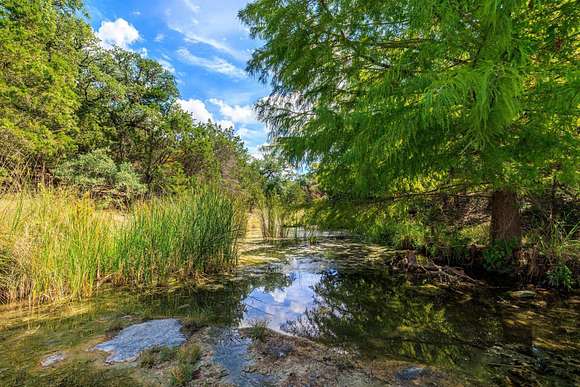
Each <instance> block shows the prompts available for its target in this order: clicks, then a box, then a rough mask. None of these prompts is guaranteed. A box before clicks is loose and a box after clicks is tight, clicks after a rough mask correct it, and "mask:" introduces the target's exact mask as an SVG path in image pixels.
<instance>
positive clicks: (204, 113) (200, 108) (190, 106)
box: [177, 98, 213, 122]
mask: <svg viewBox="0 0 580 387" xmlns="http://www.w3.org/2000/svg"><path fill="white" fill-rule="evenodd" d="M177 103H179V105H181V108H182V109H183V110H185V111H186V112H188V113H190V114H191V115H192V117H193V118H194V119H196V120H198V121H201V122H207V121H209V120H211V121H213V116H212V115H211V113H210V112H209V111H208V110H207V108H206V107H205V103H203V101H200V100H199V99H193V98H192V99H178V100H177Z"/></svg>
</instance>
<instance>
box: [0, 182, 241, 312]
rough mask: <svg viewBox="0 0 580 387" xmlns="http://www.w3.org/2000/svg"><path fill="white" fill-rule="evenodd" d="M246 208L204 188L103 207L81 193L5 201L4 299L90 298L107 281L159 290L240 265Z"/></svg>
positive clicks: (0, 228) (0, 242) (0, 250)
mask: <svg viewBox="0 0 580 387" xmlns="http://www.w3.org/2000/svg"><path fill="white" fill-rule="evenodd" d="M243 225H244V216H243V211H240V208H239V206H238V205H237V204H236V202H235V201H234V200H232V199H231V198H229V197H227V196H225V195H223V194H221V193H220V192H217V191H215V190H212V189H203V190H199V191H197V192H192V193H189V194H185V195H182V196H179V197H176V198H166V199H154V200H151V201H148V202H144V203H140V204H137V205H135V206H134V207H133V208H132V209H130V210H129V211H128V212H127V213H126V214H121V215H120V214H119V213H115V212H111V211H103V210H99V209H98V208H97V207H96V204H95V202H94V201H93V200H91V199H89V198H86V197H78V196H77V195H76V194H74V193H70V192H67V191H57V190H42V191H40V192H36V193H30V192H23V193H19V194H17V195H12V196H5V197H4V198H2V200H1V201H0V302H10V301H15V300H20V299H28V300H30V301H32V302H42V301H47V300H57V299H63V298H81V297H86V296H90V295H91V294H93V293H94V291H95V289H96V288H97V287H98V286H99V285H100V284H102V283H105V282H111V283H115V284H131V285H146V286H150V285H158V284H163V283H166V282H167V281H169V280H170V279H181V280H183V279H192V278H195V276H196V275H197V274H200V273H207V272H216V271H220V270H223V269H226V268H228V267H231V266H232V265H234V264H235V263H236V262H237V240H238V238H239V236H240V235H241V232H242V227H243Z"/></svg>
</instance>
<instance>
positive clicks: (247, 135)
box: [86, 0, 269, 156]
mask: <svg viewBox="0 0 580 387" xmlns="http://www.w3.org/2000/svg"><path fill="white" fill-rule="evenodd" d="M247 3H248V1H245V0H213V1H212V0H164V1H158V0H156V1H153V0H145V1H144V0H140V1H138V0H123V1H119V0H88V1H87V2H86V7H87V10H88V12H89V14H90V18H91V19H90V23H91V25H92V27H93V29H94V30H95V32H96V34H97V36H98V37H99V38H100V39H101V40H102V42H103V43H102V44H103V45H104V46H105V47H110V46H112V45H117V46H120V47H122V48H125V49H129V50H133V51H136V52H139V53H141V54H143V55H145V56H146V57H148V58H151V59H155V60H157V61H159V62H160V63H161V64H162V65H163V66H164V67H165V68H166V69H168V70H170V71H171V72H172V73H174V75H175V77H176V79H177V83H178V86H179V90H180V92H181V100H180V101H179V102H180V104H181V105H182V107H183V108H184V109H186V110H187V111H189V112H190V113H191V114H192V115H193V116H194V118H196V119H198V120H201V121H207V120H208V119H211V120H212V121H215V122H219V123H220V124H222V125H224V126H233V127H234V128H235V129H236V131H237V133H238V134H239V135H240V137H242V139H243V140H244V142H245V143H246V146H247V147H248V149H249V150H250V153H251V154H253V155H255V156H257V155H258V147H259V146H260V145H262V144H264V143H265V142H266V141H267V131H266V128H265V125H264V124H262V123H260V122H259V121H258V120H257V118H256V115H255V112H254V110H253V105H254V103H255V102H256V101H257V100H258V99H260V98H262V97H264V96H266V95H268V94H269V89H268V88H267V87H266V86H264V85H262V84H260V83H259V82H258V81H257V80H255V79H252V78H250V77H249V76H248V75H247V74H246V73H245V71H244V68H245V67H246V62H247V60H248V59H249V58H250V55H251V52H252V50H253V49H254V48H256V47H257V46H258V45H259V42H256V41H253V40H252V39H251V38H250V36H249V33H248V31H247V29H246V28H245V27H244V26H243V25H242V24H241V23H240V22H239V20H238V19H237V13H238V11H239V10H240V9H241V8H243V7H244V6H245V5H246V4H247Z"/></svg>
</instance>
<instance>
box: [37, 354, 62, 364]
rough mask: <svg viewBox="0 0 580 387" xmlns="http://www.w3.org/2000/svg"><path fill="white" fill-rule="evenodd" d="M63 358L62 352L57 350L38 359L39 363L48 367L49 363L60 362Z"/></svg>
mask: <svg viewBox="0 0 580 387" xmlns="http://www.w3.org/2000/svg"><path fill="white" fill-rule="evenodd" d="M63 360H64V353H63V352H57V353H53V354H52V355H48V356H46V357H45V358H43V359H42V360H41V361H40V365H41V366H43V367H50V366H51V365H53V364H55V363H58V362H61V361H63Z"/></svg>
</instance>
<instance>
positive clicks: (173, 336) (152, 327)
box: [93, 319, 186, 364]
mask: <svg viewBox="0 0 580 387" xmlns="http://www.w3.org/2000/svg"><path fill="white" fill-rule="evenodd" d="M180 329H181V323H180V322H179V321H178V320H175V319H165V320H151V321H147V322H144V323H141V324H135V325H131V326H129V327H127V328H125V329H123V330H121V331H120V332H119V334H118V335H117V336H115V337H114V338H113V339H112V340H109V341H106V342H104V343H101V344H98V345H96V346H95V347H94V348H93V349H94V350H99V351H105V352H109V353H110V355H109V357H107V359H106V362H107V363H109V364H110V363H119V362H126V361H134V360H136V359H137V358H138V357H139V355H140V354H141V352H143V351H145V350H147V349H149V348H154V347H170V348H174V347H178V346H180V345H181V344H183V343H184V342H185V341H186V338H185V336H184V335H183V334H182V333H181V331H180Z"/></svg>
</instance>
